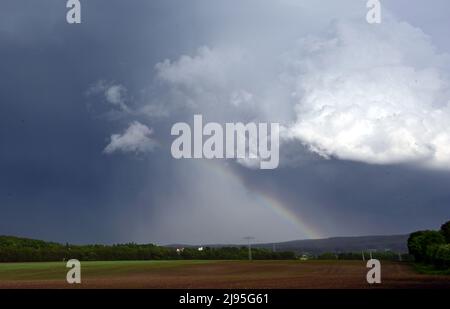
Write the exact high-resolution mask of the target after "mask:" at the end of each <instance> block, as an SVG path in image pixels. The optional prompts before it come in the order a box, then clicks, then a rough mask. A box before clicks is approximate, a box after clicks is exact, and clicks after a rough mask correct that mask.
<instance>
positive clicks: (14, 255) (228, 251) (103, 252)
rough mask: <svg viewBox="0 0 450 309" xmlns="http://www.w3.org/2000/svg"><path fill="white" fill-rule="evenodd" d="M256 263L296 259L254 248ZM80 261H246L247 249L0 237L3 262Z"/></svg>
mask: <svg viewBox="0 0 450 309" xmlns="http://www.w3.org/2000/svg"><path fill="white" fill-rule="evenodd" d="M252 258H253V259H255V260H282V259H283V260H287V259H295V258H296V255H295V253H294V252H288V251H285V252H273V251H271V250H268V249H262V248H252ZM69 259H78V260H80V261H119V260H177V259H186V260H197V259H199V260H245V259H248V248H247V247H220V248H209V247H205V248H202V250H199V249H198V248H183V249H182V250H177V249H176V248H171V247H163V246H157V245H154V244H135V243H128V244H117V245H111V246H109V245H70V244H65V245H63V244H59V243H54V242H45V241H41V240H34V239H27V238H19V237H12V236H0V262H50V261H65V260H69Z"/></svg>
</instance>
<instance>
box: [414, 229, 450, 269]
mask: <svg viewBox="0 0 450 309" xmlns="http://www.w3.org/2000/svg"><path fill="white" fill-rule="evenodd" d="M408 250H409V253H410V254H412V255H413V256H414V258H415V260H416V262H418V263H422V264H428V265H433V266H435V267H436V268H439V269H449V268H450V221H448V222H446V223H444V224H443V225H442V226H441V229H440V230H439V231H432V230H426V231H417V232H414V233H412V234H411V235H410V236H409V238H408Z"/></svg>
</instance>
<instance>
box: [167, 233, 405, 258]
mask: <svg viewBox="0 0 450 309" xmlns="http://www.w3.org/2000/svg"><path fill="white" fill-rule="evenodd" d="M408 237H409V235H408V234H407V235H387V236H356V237H332V238H324V239H304V240H292V241H286V242H279V243H263V244H254V245H252V247H255V248H267V249H273V248H275V250H276V251H293V252H295V253H311V254H320V253H325V252H335V253H339V252H361V251H362V250H365V251H367V250H369V249H374V250H377V251H385V250H390V251H393V252H398V253H406V252H408V248H407V240H408ZM203 246H204V247H229V246H245V245H242V244H239V245H236V244H234V245H233V244H212V245H203ZM169 247H178V248H179V247H194V246H192V245H182V244H176V245H169Z"/></svg>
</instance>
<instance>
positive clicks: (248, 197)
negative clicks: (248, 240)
mask: <svg viewBox="0 0 450 309" xmlns="http://www.w3.org/2000/svg"><path fill="white" fill-rule="evenodd" d="M30 2H31V1H25V0H4V1H2V3H1V10H0V72H1V76H0V234H7V235H17V236H27V237H33V238H40V239H45V240H54V241H61V242H66V241H68V242H74V243H88V242H89V243H92V242H96V243H113V242H126V241H135V242H146V243H147V242H156V243H160V244H167V243H182V242H183V243H195V244H201V243H227V242H228V243H236V242H243V240H242V238H243V237H244V236H247V235H252V236H254V237H255V238H256V240H257V241H259V242H272V241H284V240H292V239H303V238H319V237H329V236H344V235H367V234H393V233H395V234H397V233H409V232H411V231H414V230H417V229H430V228H437V227H438V226H439V225H440V224H442V223H443V222H445V221H446V220H448V219H450V191H449V189H448V188H449V185H450V123H449V121H448V120H449V119H450V106H449V104H450V76H449V73H450V57H449V55H450V40H449V38H448V29H450V19H448V12H449V11H450V3H449V2H448V1H445V0H433V1H424V0H417V1H413V2H411V1H407V0H384V1H383V0H382V1H381V3H382V23H381V24H379V25H369V24H368V23H367V22H366V19H365V16H366V13H367V8H366V1H363V0H347V1H331V0H330V1H306V0H305V1H300V0H298V1H294V0H280V1H257V0H243V1H241V0H240V1H225V0H223V1H222V0H218V1H206V0H203V1H201V0H190V1H181V0H179V1H176V0H161V1H160V0H155V1H143V0H142V1H141V0H130V1H116V0H108V1H107V0H91V1H83V0H82V1H81V4H82V23H81V24H79V25H69V24H67V22H66V16H65V15H66V11H67V9H66V7H65V1H59V0H58V1H57V0H39V1H33V5H30ZM196 113H197V114H198V113H200V114H202V115H203V117H204V118H205V121H217V122H220V123H225V122H238V121H242V122H248V121H256V122H259V121H269V122H279V123H280V124H281V125H282V127H283V132H282V140H281V145H280V156H281V159H280V166H279V168H278V169H275V170H259V169H253V168H251V167H249V166H247V165H245V164H242V162H236V161H234V160H212V161H211V160H175V159H173V158H172V156H171V153H170V145H171V143H172V140H173V137H172V136H171V135H170V128H171V126H172V125H173V124H174V123H175V122H178V121H186V122H192V119H193V115H194V114H196Z"/></svg>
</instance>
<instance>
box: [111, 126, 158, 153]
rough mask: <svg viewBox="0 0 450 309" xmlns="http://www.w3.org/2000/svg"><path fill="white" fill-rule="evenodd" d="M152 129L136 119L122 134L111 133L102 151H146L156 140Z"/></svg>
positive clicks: (152, 148)
mask: <svg viewBox="0 0 450 309" xmlns="http://www.w3.org/2000/svg"><path fill="white" fill-rule="evenodd" d="M152 134H153V130H152V129H149V128H148V127H147V126H146V125H143V124H141V123H140V122H138V121H134V122H132V123H131V124H130V125H129V127H128V128H127V129H126V130H125V132H123V133H122V134H113V135H111V141H110V143H109V144H108V146H106V148H105V149H104V152H105V153H107V154H111V153H114V152H123V153H136V154H139V153H148V152H151V151H153V150H154V149H155V147H156V146H157V142H156V140H155V139H153V137H152Z"/></svg>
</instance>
